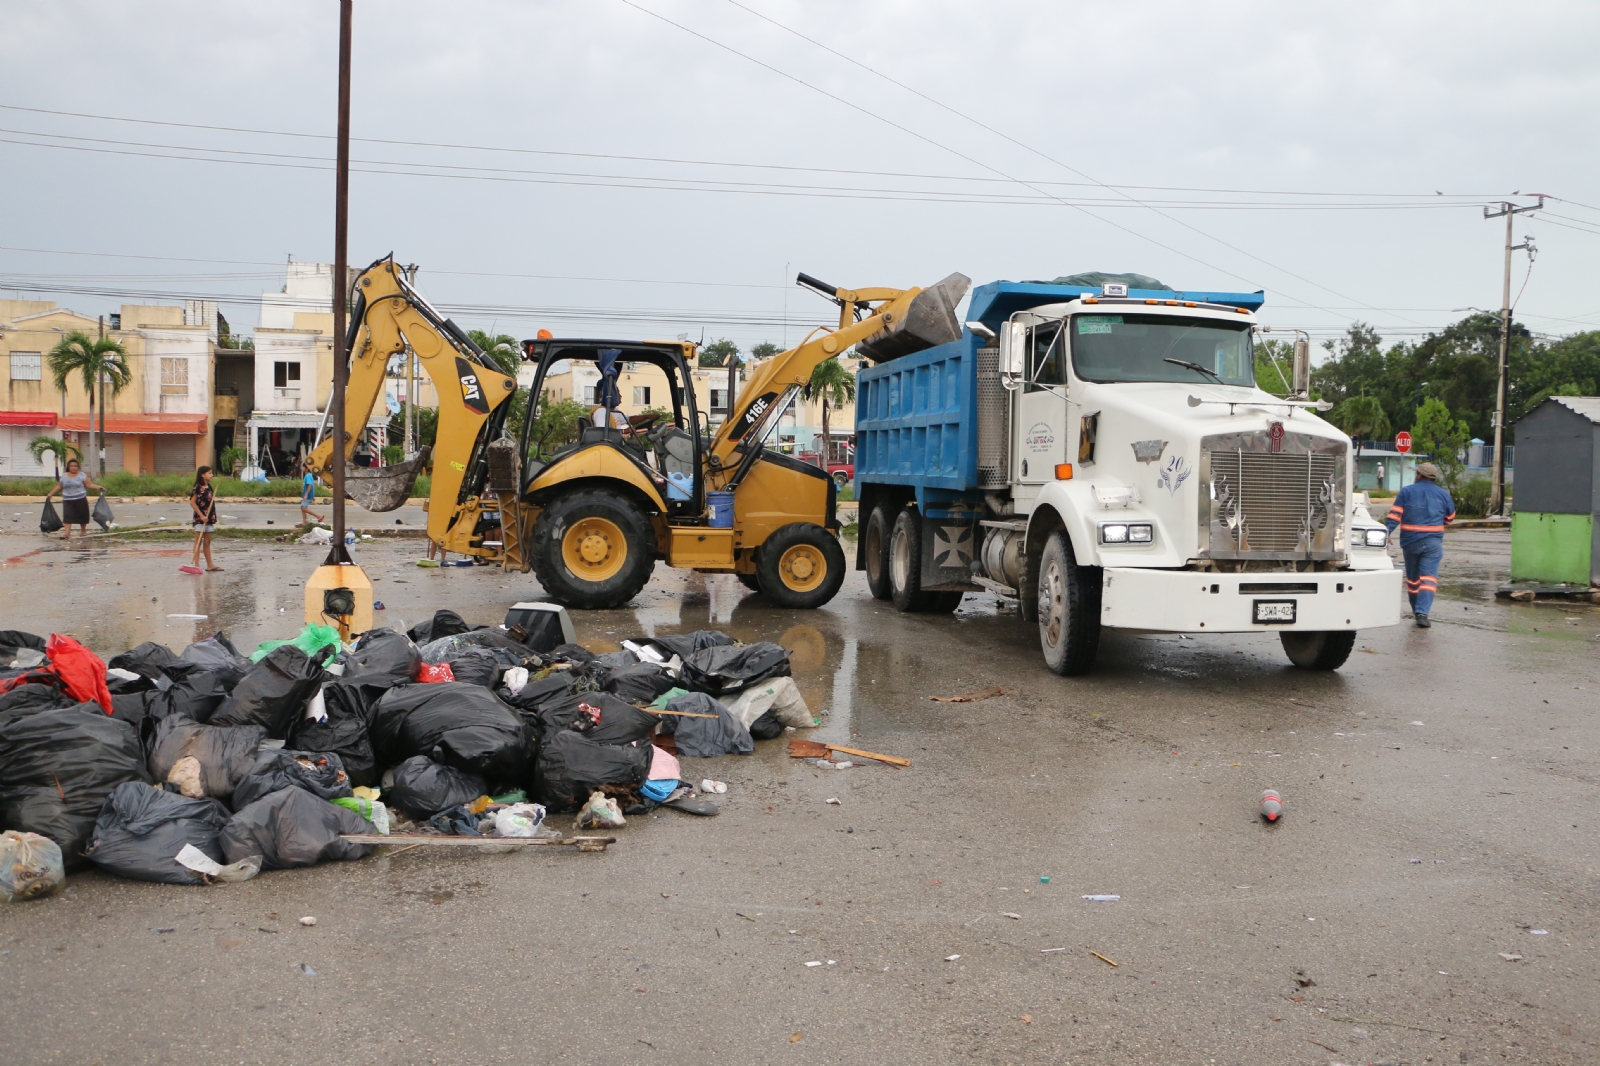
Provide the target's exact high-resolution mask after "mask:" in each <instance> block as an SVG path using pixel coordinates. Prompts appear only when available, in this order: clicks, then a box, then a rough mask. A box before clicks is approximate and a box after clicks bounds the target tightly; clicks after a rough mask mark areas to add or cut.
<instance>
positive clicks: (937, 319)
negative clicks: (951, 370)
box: [856, 274, 972, 363]
mask: <svg viewBox="0 0 1600 1066" xmlns="http://www.w3.org/2000/svg"><path fill="white" fill-rule="evenodd" d="M971 284H972V279H971V278H969V277H967V276H966V275H965V274H951V275H950V276H949V277H947V278H945V279H944V280H943V281H941V282H939V284H937V285H934V286H931V287H930V288H926V289H923V290H922V292H920V293H918V294H917V297H916V299H914V300H912V301H911V310H910V311H909V312H908V313H907V314H906V316H905V318H904V319H902V320H901V321H899V322H894V323H891V324H890V326H889V328H888V329H886V330H883V331H882V332H881V333H875V334H873V335H872V336H871V337H870V338H868V339H867V340H864V341H860V342H859V343H857V344H856V353H857V354H858V355H860V356H862V357H863V358H866V359H871V360H872V361H873V362H875V363H882V362H885V361H887V360H890V359H898V358H900V357H901V356H902V355H910V354H911V353H913V352H920V351H922V350H923V349H924V348H933V347H935V346H937V345H940V344H949V343H950V342H951V341H956V340H960V339H961V322H960V320H959V319H957V318H956V305H957V304H958V303H960V302H961V298H962V297H963V296H965V295H966V294H967V289H968V287H969V286H971Z"/></svg>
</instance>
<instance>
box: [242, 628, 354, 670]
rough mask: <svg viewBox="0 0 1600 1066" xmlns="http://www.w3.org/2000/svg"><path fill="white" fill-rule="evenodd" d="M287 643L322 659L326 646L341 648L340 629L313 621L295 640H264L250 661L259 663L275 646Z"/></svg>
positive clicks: (316, 658) (315, 658)
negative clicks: (321, 655) (320, 656)
mask: <svg viewBox="0 0 1600 1066" xmlns="http://www.w3.org/2000/svg"><path fill="white" fill-rule="evenodd" d="M285 644H293V645H294V646H295V647H297V648H299V649H300V650H301V651H303V652H305V653H306V658H308V659H311V660H313V661H320V659H318V656H319V655H320V654H321V653H322V651H323V649H324V648H332V649H333V650H334V651H336V652H337V651H338V650H339V631H338V630H337V629H335V628H333V627H332V626H324V625H318V624H317V623H315V622H312V623H311V624H310V625H308V626H306V627H305V628H304V629H302V630H301V631H300V635H299V636H298V637H295V638H294V639H293V640H264V641H262V642H261V643H260V644H257V645H256V650H255V651H254V653H252V654H251V656H250V661H251V662H253V663H258V662H260V661H261V660H262V659H264V658H266V655H267V652H269V651H271V650H272V649H273V648H281V647H282V646H283V645H285Z"/></svg>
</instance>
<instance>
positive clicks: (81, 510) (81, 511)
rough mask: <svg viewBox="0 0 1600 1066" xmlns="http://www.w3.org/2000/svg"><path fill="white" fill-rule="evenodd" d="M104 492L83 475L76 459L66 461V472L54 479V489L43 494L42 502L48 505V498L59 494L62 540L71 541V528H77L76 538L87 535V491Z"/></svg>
mask: <svg viewBox="0 0 1600 1066" xmlns="http://www.w3.org/2000/svg"><path fill="white" fill-rule="evenodd" d="M90 489H94V490H96V491H97V492H98V491H104V490H103V489H101V488H100V486H99V485H96V484H95V483H94V480H93V479H92V478H90V477H89V475H88V474H85V473H83V466H82V464H80V463H79V462H78V460H76V459H68V460H67V469H66V471H65V472H64V473H63V474H62V475H61V476H60V477H58V478H57V479H56V487H55V488H53V489H51V490H50V491H49V492H47V493H45V494H44V502H45V503H49V502H50V497H52V496H54V495H55V494H56V493H58V492H59V493H61V521H62V523H63V524H64V525H65V531H64V532H63V533H62V534H61V539H62V540H71V539H72V527H73V526H77V527H78V536H80V537H86V536H88V535H89V490H90Z"/></svg>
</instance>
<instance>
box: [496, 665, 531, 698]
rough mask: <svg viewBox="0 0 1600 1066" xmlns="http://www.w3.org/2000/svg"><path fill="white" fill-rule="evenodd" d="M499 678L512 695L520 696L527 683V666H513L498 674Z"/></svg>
mask: <svg viewBox="0 0 1600 1066" xmlns="http://www.w3.org/2000/svg"><path fill="white" fill-rule="evenodd" d="M500 680H501V682H502V683H504V684H505V686H506V688H508V689H510V690H511V694H512V695H513V696H520V695H521V694H522V690H523V689H524V688H526V687H527V684H528V668H527V667H526V666H513V667H512V668H511V669H509V670H507V671H506V672H505V673H504V674H502V675H500Z"/></svg>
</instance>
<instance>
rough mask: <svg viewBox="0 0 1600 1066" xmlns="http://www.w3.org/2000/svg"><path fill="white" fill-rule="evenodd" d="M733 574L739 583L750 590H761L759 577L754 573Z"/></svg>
mask: <svg viewBox="0 0 1600 1066" xmlns="http://www.w3.org/2000/svg"><path fill="white" fill-rule="evenodd" d="M733 576H734V577H736V578H738V579H739V584H741V585H743V586H744V587H745V588H747V589H749V590H750V591H751V592H760V591H761V579H760V578H758V577H756V575H754V574H735V575H733Z"/></svg>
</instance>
